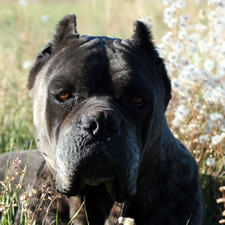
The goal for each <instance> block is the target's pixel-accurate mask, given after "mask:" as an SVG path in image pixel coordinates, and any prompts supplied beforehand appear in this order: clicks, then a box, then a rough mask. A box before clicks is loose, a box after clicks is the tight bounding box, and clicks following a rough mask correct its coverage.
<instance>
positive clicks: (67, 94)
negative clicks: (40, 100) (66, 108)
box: [56, 91, 72, 102]
mask: <svg viewBox="0 0 225 225" xmlns="http://www.w3.org/2000/svg"><path fill="white" fill-rule="evenodd" d="M71 97H72V94H71V93H70V92H69V91H61V92H60V93H59V94H58V95H57V96H56V98H57V100H58V101H60V102H65V101H66V100H68V99H70V98H71Z"/></svg>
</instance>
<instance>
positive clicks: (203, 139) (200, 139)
mask: <svg viewBox="0 0 225 225" xmlns="http://www.w3.org/2000/svg"><path fill="white" fill-rule="evenodd" d="M208 140H209V136H208V134H205V135H201V136H200V137H199V142H200V143H201V144H204V143H207V141H208Z"/></svg>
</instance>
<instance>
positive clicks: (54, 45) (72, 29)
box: [27, 15, 79, 90]
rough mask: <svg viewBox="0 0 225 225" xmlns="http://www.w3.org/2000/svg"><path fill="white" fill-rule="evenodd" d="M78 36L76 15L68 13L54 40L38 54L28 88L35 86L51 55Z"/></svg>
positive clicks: (58, 26)
mask: <svg viewBox="0 0 225 225" xmlns="http://www.w3.org/2000/svg"><path fill="white" fill-rule="evenodd" d="M76 38H79V34H78V33H77V25H76V16H75V15H67V16H65V17H64V18H63V19H62V20H61V21H60V22H59V24H58V25H57V27H56V32H55V34H54V36H53V39H52V41H51V42H50V43H49V44H47V45H46V46H45V47H44V49H43V50H42V51H41V53H40V54H39V55H38V56H37V58H36V61H35V63H34V65H33V67H32V68H31V71H30V73H29V77H28V83H27V88H28V89H29V90H30V89H32V87H33V86H34V82H35V79H36V76H37V75H38V73H39V72H40V70H41V68H42V67H43V66H44V65H45V64H46V63H47V62H48V60H49V59H50V58H51V56H52V55H54V53H55V52H57V51H58V50H59V49H60V48H61V47H62V46H64V45H65V44H66V43H67V42H69V41H70V40H72V39H76Z"/></svg>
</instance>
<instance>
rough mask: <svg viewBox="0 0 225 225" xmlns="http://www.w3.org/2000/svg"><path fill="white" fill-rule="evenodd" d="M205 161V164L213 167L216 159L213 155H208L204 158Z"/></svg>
mask: <svg viewBox="0 0 225 225" xmlns="http://www.w3.org/2000/svg"><path fill="white" fill-rule="evenodd" d="M205 163H206V165H207V166H210V167H214V166H215V165H216V160H215V158H213V157H208V158H207V159H206V162H205Z"/></svg>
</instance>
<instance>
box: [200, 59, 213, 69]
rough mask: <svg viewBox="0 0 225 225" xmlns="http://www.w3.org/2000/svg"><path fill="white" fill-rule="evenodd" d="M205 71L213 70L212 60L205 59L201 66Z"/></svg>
mask: <svg viewBox="0 0 225 225" xmlns="http://www.w3.org/2000/svg"><path fill="white" fill-rule="evenodd" d="M203 67H204V69H205V70H206V71H212V70H213V69H214V68H215V61H214V60H212V59H207V60H206V61H205V62H204V65H203Z"/></svg>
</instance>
